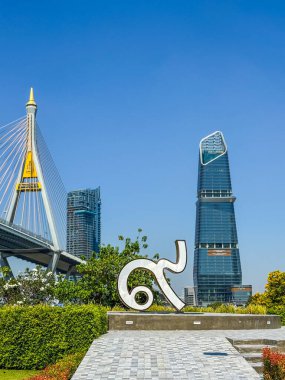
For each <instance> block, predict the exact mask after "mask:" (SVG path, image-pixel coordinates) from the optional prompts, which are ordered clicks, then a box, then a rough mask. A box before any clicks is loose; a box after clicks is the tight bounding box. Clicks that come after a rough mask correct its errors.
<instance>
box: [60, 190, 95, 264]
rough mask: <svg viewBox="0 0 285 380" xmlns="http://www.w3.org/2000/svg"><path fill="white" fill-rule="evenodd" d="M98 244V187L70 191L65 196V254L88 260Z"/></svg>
mask: <svg viewBox="0 0 285 380" xmlns="http://www.w3.org/2000/svg"><path fill="white" fill-rule="evenodd" d="M100 244H101V198H100V187H98V188H97V189H95V190H91V189H86V190H76V191H71V192H70V193H68V196H67V246H66V250H67V252H69V253H71V254H73V255H75V256H79V257H80V256H82V255H84V256H85V257H86V258H89V257H90V256H91V253H92V252H93V251H95V252H98V250H99V246H100Z"/></svg>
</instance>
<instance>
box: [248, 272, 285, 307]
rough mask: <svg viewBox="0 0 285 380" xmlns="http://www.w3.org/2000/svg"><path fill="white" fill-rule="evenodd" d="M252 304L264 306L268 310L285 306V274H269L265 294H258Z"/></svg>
mask: <svg viewBox="0 0 285 380" xmlns="http://www.w3.org/2000/svg"><path fill="white" fill-rule="evenodd" d="M250 303H251V304H254V305H258V304H259V305H264V306H267V307H268V308H272V307H276V306H280V305H285V272H281V271H279V270H276V271H274V272H271V273H269V275H268V278H267V284H266V285H265V292H264V293H256V294H255V295H254V296H252V298H251V300H250Z"/></svg>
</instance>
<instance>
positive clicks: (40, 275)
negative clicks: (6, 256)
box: [0, 266, 55, 305]
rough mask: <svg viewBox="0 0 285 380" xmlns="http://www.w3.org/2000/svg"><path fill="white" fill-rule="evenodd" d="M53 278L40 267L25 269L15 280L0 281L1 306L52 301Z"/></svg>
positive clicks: (5, 279)
mask: <svg viewBox="0 0 285 380" xmlns="http://www.w3.org/2000/svg"><path fill="white" fill-rule="evenodd" d="M54 286H55V277H54V276H53V275H52V272H48V271H46V270H44V269H42V268H41V267H39V266H38V267H36V268H34V269H32V270H30V269H26V270H25V272H23V273H20V274H19V275H18V276H17V278H8V279H7V277H5V276H4V273H3V277H2V278H1V279H0V299H1V302H2V303H3V304H12V305H37V304H39V303H45V304H50V303H52V302H53V301H54V295H53V294H54Z"/></svg>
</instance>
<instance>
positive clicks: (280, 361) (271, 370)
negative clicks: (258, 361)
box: [262, 347, 285, 380]
mask: <svg viewBox="0 0 285 380" xmlns="http://www.w3.org/2000/svg"><path fill="white" fill-rule="evenodd" d="M262 358H263V364H264V379H265V380H284V379H285V354H281V353H279V352H275V351H272V350H271V349H270V348H269V347H266V348H264V349H263V351H262Z"/></svg>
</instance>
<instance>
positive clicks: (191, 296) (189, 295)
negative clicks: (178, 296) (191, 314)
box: [184, 286, 196, 306]
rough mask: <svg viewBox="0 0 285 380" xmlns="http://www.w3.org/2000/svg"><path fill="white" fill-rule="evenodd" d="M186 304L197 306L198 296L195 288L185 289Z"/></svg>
mask: <svg viewBox="0 0 285 380" xmlns="http://www.w3.org/2000/svg"><path fill="white" fill-rule="evenodd" d="M184 303H185V304H186V305H187V306H196V296H195V288H194V286H187V287H186V288H184Z"/></svg>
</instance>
